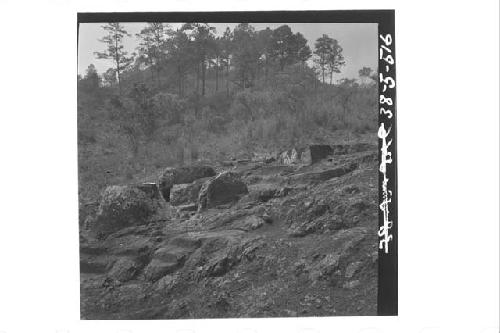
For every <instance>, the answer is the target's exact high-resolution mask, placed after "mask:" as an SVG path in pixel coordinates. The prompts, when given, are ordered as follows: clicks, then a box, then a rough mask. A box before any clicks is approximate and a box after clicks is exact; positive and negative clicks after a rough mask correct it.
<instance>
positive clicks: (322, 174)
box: [290, 163, 358, 182]
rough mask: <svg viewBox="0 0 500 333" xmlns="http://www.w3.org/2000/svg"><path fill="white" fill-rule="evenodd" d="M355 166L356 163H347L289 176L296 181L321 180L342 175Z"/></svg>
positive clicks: (356, 166) (356, 165)
mask: <svg viewBox="0 0 500 333" xmlns="http://www.w3.org/2000/svg"><path fill="white" fill-rule="evenodd" d="M357 168H358V164H357V163H349V164H345V165H342V166H339V167H337V168H333V169H327V170H320V171H312V172H305V173H300V174H296V175H293V176H292V177H290V179H291V180H293V181H297V182H323V181H327V180H329V179H332V178H337V177H341V176H344V175H345V174H348V173H349V172H352V171H354V170H356V169H357Z"/></svg>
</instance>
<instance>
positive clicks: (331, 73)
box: [330, 72, 333, 84]
mask: <svg viewBox="0 0 500 333" xmlns="http://www.w3.org/2000/svg"><path fill="white" fill-rule="evenodd" d="M332 83H333V72H330V84H332Z"/></svg>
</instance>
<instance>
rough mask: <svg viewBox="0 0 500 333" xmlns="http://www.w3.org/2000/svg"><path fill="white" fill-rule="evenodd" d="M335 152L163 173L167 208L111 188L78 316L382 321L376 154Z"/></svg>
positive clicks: (144, 191)
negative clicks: (146, 209) (356, 317)
mask: <svg viewBox="0 0 500 333" xmlns="http://www.w3.org/2000/svg"><path fill="white" fill-rule="evenodd" d="M340 146H344V145H340ZM314 147H316V148H314ZM328 147H332V149H333V150H335V149H337V151H336V152H335V151H333V152H332V151H331V150H330V149H329V148H328ZM333 147H334V146H326V147H324V146H322V145H310V146H309V148H308V149H305V150H301V149H295V153H294V150H293V149H292V150H290V154H288V156H289V157H290V158H289V160H290V161H295V162H293V163H291V164H290V165H283V163H282V161H280V158H279V155H273V154H270V156H266V155H265V154H263V155H262V156H257V155H256V156H254V158H253V159H252V160H250V161H246V160H236V159H234V160H233V161H232V163H231V165H230V166H226V167H224V166H223V165H222V166H221V163H216V162H214V165H216V168H217V170H218V171H219V170H226V171H224V172H222V173H221V174H219V175H218V176H213V175H212V176H209V177H200V176H204V175H206V174H212V173H213V171H214V170H212V171H209V169H205V170H203V169H204V168H203V167H202V168H201V171H200V169H199V168H200V167H194V168H193V169H190V168H191V167H185V168H176V169H168V172H165V174H164V175H163V176H162V182H161V183H162V184H163V185H162V186H163V189H164V190H168V196H169V197H168V198H169V201H170V204H164V203H163V201H164V200H163V199H162V196H163V195H165V191H164V193H163V195H162V194H161V193H160V191H159V190H158V187H157V186H156V185H155V184H154V183H145V184H138V185H131V186H128V187H126V188H120V187H119V189H116V188H115V189H114V190H112V191H111V190H108V192H111V193H112V194H113V195H111V193H108V194H106V195H103V200H102V202H101V203H100V204H99V207H98V209H96V213H92V214H96V215H99V216H100V218H102V217H101V216H104V215H106V216H108V217H109V216H112V217H113V218H111V219H109V218H108V219H107V221H108V222H109V221H112V223H110V224H109V226H108V227H110V226H112V227H110V228H109V230H107V231H106V237H103V238H100V239H94V238H93V237H92V235H91V233H88V234H87V233H85V234H84V235H81V237H80V242H81V243H80V266H81V273H82V274H81V309H82V318H86V319H167V318H169V319H172V318H214V317H219V318H220V317H226V318H227V317H264V316H265V317H269V316H304V315H306V316H313V315H314V316H332V315H374V314H376V310H377V306H376V300H377V293H376V289H377V258H378V242H377V231H378V219H377V217H378V205H377V198H378V192H377V189H378V163H376V157H377V154H376V150H373V151H372V150H370V151H367V152H355V153H352V154H351V153H347V154H344V152H346V151H347V152H349V151H355V150H362V149H365V148H367V147H364V146H361V145H360V146H357V147H356V148H352V147H351V148H342V149H344V150H342V149H340V148H333ZM311 148H312V149H311ZM368 148H370V147H368ZM315 149H316V150H315ZM370 149H371V148H370ZM311 152H312V155H311ZM307 154H309V156H307ZM293 156H295V157H294V158H291V157H293ZM297 156H298V158H297ZM374 158H375V159H374ZM275 159H276V160H275ZM308 159H309V162H307V161H308ZM313 161H314V162H313ZM207 168H209V167H207ZM210 169H211V168H210ZM229 170H230V171H229ZM197 177H199V178H197ZM145 179H148V180H149V178H145ZM104 198H106V199H104ZM158 198H160V200H158ZM141 202H142V203H143V204H146V206H147V207H149V205H147V203H151V207H152V208H153V209H152V212H151V213H148V214H135V213H134V212H135V210H138V211H139V212H140V211H141V209H140V207H141V204H140V203H141ZM113 203H114V204H113ZM155 206H156V207H158V208H155ZM113 207H114V208H113ZM115 208H116V209H115ZM206 208H210V209H206ZM97 211H99V214H97ZM134 216H135V217H134ZM131 217H134V218H131ZM92 220H93V219H92ZM100 221H102V222H103V221H104V219H102V220H100ZM104 225H107V224H102V225H101V226H104ZM297 291H299V292H297Z"/></svg>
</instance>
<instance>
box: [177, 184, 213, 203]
mask: <svg viewBox="0 0 500 333" xmlns="http://www.w3.org/2000/svg"><path fill="white" fill-rule="evenodd" d="M209 179H210V178H200V179H197V180H195V181H194V182H192V183H191V184H175V185H174V186H172V188H171V189H170V204H171V205H172V206H180V205H187V204H192V203H196V201H197V200H198V194H199V193H200V190H201V187H202V186H203V184H204V183H205V182H206V181H208V180H209Z"/></svg>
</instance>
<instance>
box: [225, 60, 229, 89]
mask: <svg viewBox="0 0 500 333" xmlns="http://www.w3.org/2000/svg"><path fill="white" fill-rule="evenodd" d="M226 93H227V96H229V58H228V59H227V62H226Z"/></svg>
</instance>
